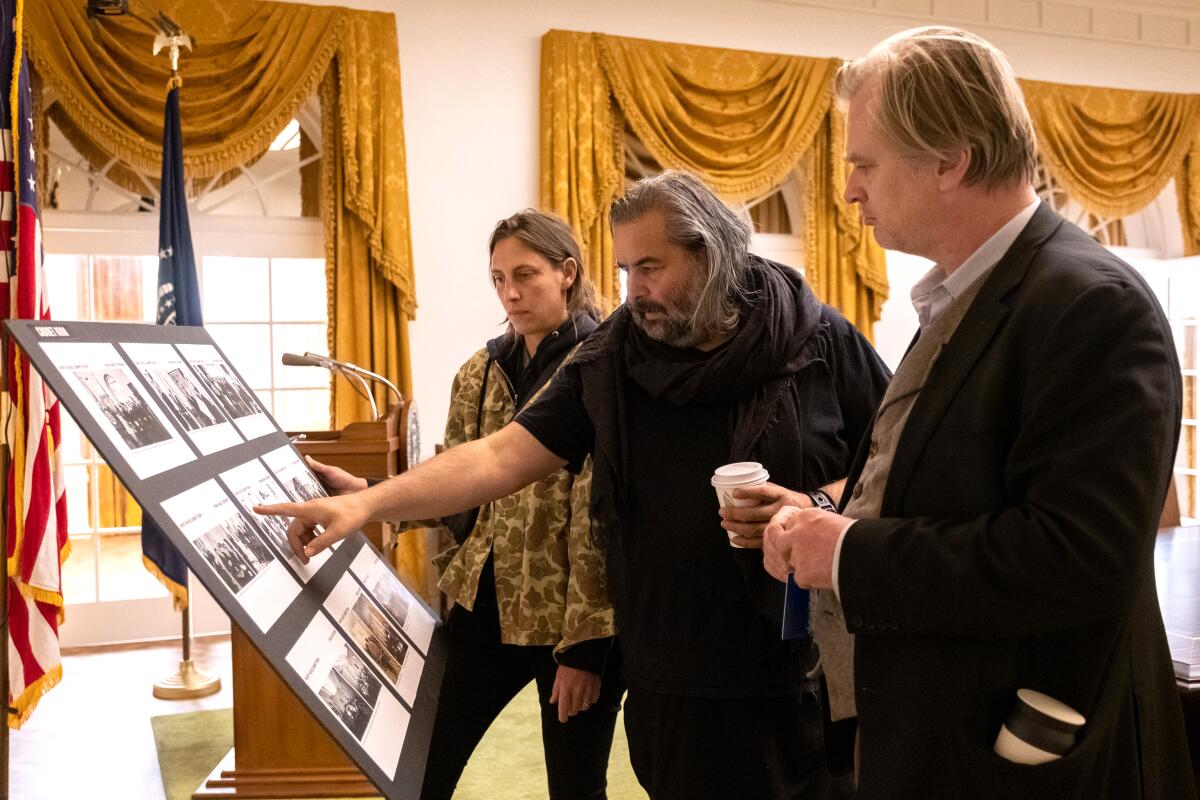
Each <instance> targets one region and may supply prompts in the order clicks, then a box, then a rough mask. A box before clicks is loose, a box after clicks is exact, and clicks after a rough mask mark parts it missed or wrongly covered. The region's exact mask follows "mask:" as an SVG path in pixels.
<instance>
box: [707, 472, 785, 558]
mask: <svg viewBox="0 0 1200 800" xmlns="http://www.w3.org/2000/svg"><path fill="white" fill-rule="evenodd" d="M770 477H771V475H770V473H768V472H767V471H766V470H765V469H763V465H762V464H760V463H758V462H757V461H737V462H734V463H732V464H726V465H725V466H723V467H717V469H716V470H715V471H714V472H713V476H712V478H711V479H710V481H709V482H710V483H711V484H712V487H713V490H715V491H716V493H717V504H718V505H721V506H752V505H757V501H756V500H739V499H737V498H735V497H734V496H733V490H734V489H739V488H743V487H746V486H759V485H761V484H764V483H766V482H767V480H768V479H769V478H770ZM726 533H727V534H728V535H729V545H730V546H731V547H737V548H741V547H742V545H740V544H734V543H733V537H734V536H735V534H734V533H732V532H731V531H726Z"/></svg>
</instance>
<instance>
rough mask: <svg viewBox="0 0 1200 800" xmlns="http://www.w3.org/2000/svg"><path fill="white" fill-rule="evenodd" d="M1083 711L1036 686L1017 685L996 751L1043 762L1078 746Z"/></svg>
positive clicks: (1012, 757) (1026, 761) (1019, 761)
mask: <svg viewBox="0 0 1200 800" xmlns="http://www.w3.org/2000/svg"><path fill="white" fill-rule="evenodd" d="M1085 721H1086V720H1084V718H1083V715H1082V714H1080V713H1079V712H1078V711H1076V710H1075V709H1073V708H1071V707H1070V706H1069V705H1067V704H1066V703H1064V702H1062V701H1061V700H1055V699H1054V698H1053V697H1050V696H1049V695H1045V694H1042V693H1041V692H1038V691H1034V690H1033V689H1018V690H1017V702H1016V703H1015V704H1014V705H1013V710H1012V711H1011V712H1010V713H1009V715H1008V718H1007V719H1006V720H1005V721H1004V724H1003V725H1002V726H1000V733H999V734H998V735H997V736H996V744H995V746H994V747H993V750H995V752H996V755H998V756H1000V757H1001V758H1006V759H1008V760H1009V761H1012V762H1015V763H1017V764H1030V765H1033V764H1044V763H1046V762H1047V761H1053V760H1055V759H1057V758H1062V757H1063V756H1064V755H1066V754H1067V753H1069V752H1070V751H1071V748H1073V747H1074V746H1075V740H1076V737H1077V736H1078V735H1079V730H1080V728H1082V727H1083V724H1084V722H1085Z"/></svg>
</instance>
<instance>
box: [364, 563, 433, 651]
mask: <svg viewBox="0 0 1200 800" xmlns="http://www.w3.org/2000/svg"><path fill="white" fill-rule="evenodd" d="M350 571H351V572H352V573H353V574H354V576H355V577H356V578H358V579H359V581H361V582H362V585H363V587H365V588H366V590H367V592H369V593H370V595H371V596H372V597H374V598H375V600H377V601H378V602H379V605H380V607H381V608H383V610H384V611H385V612H386V613H387V614H388V616H390V617H391V618H392V622H394V623H395V624H396V626H397V627H399V628H401V629H402V630H403V631H404V633H405V635H406V636H407V637H408V638H409V640H410V641H412V643H413V644H414V645H416V648H417V650H419V651H420V652H421V653H423V654H426V653H428V652H429V644H430V642H431V641H433V631H434V629H435V628H437V624H438V619H437V617H435V616H434V615H433V613H432V612H431V611H430V610H429V609H428V608H426V607H425V605H424V604H423V603H421V601H419V600H418V599H417V598H416V596H415V595H414V594H413V593H412V592H411V591H409V589H408V587H407V586H405V585H404V583H403V582H402V581H401V580H400V579H399V578H398V577H396V573H395V572H393V571H392V570H391V569H390V568H389V567H388V565H387V564H386V563H384V561H383V559H382V558H381V557H380V556H379V553H378V552H377V551H376V550H375V549H374V548H373V547H364V548H362V549H361V550H359V551H358V555H356V556H355V557H354V560H353V561H352V562H350Z"/></svg>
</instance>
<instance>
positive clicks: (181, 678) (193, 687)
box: [154, 658, 221, 700]
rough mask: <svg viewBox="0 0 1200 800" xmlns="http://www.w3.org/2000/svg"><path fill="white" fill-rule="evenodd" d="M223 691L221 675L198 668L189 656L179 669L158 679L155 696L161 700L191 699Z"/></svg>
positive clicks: (180, 664) (181, 662) (180, 663)
mask: <svg viewBox="0 0 1200 800" xmlns="http://www.w3.org/2000/svg"><path fill="white" fill-rule="evenodd" d="M219 691H221V676H219V675H210V674H209V673H207V672H205V671H204V670H202V669H197V668H196V665H195V663H193V662H192V660H191V659H190V658H189V659H187V660H186V661H180V662H179V671H178V672H176V673H175V674H174V675H170V676H168V677H166V678H163V679H162V680H161V681H156V682H155V684H154V696H155V697H157V698H158V699H159V700H191V699H193V698H196V697H208V696H209V695H210V694H216V693H217V692H219Z"/></svg>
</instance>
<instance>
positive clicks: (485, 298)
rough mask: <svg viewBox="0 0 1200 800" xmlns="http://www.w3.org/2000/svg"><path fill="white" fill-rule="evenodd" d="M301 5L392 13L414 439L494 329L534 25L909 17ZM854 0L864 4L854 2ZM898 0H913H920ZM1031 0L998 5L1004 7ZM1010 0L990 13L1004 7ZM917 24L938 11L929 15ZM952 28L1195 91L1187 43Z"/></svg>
mask: <svg viewBox="0 0 1200 800" xmlns="http://www.w3.org/2000/svg"><path fill="white" fill-rule="evenodd" d="M309 2H318V3H319V4H322V5H349V6H353V7H356V8H363V9H372V10H377V11H390V12H393V13H395V15H396V20H397V26H398V32H399V42H400V65H401V71H402V84H403V93H404V114H405V126H404V127H405V142H406V146H407V148H408V179H409V203H410V207H411V215H412V231H413V250H414V259H415V262H416V278H417V300H418V303H419V305H420V308H419V311H418V318H417V321H416V323H415V324H414V325H413V327H412V334H413V350H412V358H413V380H414V385H415V387H416V399H417V402H418V405H419V407H420V410H421V414H422V417H423V426H422V429H423V430H422V434H423V440H424V447H423V449H424V450H425V451H426V452H430V451H432V445H433V442H435V441H439V440H440V439H441V428H442V425H443V424H444V418H445V411H446V405H447V403H448V396H449V387H450V381H451V378H452V377H453V374H454V372H455V370H456V369H457V368H458V366H459V364H460V363H461V362H462V361H463V360H464V359H465V358H466V357H467V356H468V355H469V354H470V353H471V352H473V351H474V350H475V349H476V348H478V347H480V346H481V345H482V343H483V341H484V340H485V339H486V338H488V337H489V336H493V335H495V334H496V333H497V332H498V331H499V327H498V326H497V324H496V323H497V320H498V319H499V318H500V310H499V306H498V304H497V303H496V301H495V299H494V297H493V296H492V294H491V292H490V289H489V286H488V283H487V278H486V274H487V272H486V267H487V265H486V255H487V254H486V242H487V237H488V234H489V233H490V232H491V229H492V226H493V225H494V224H495V222H496V221H497V220H498V219H500V218H501V217H504V216H506V215H508V214H510V213H512V212H513V211H515V210H517V209H520V208H523V207H526V206H532V205H535V204H536V203H537V196H538V192H537V181H538V141H539V140H538V124H539V123H538V113H539V103H538V66H539V57H540V46H539V40H540V37H541V36H542V34H544V33H545V32H546V31H547V30H549V29H551V28H563V29H568V30H578V31H600V32H605V33H612V34H618V35H623V36H638V37H644V38H649V39H658V40H663V41H673V42H689V43H694V44H705V45H713V46H720V47H734V48H743V49H749V50H760V51H767V52H779V53H793V54H798V55H810V56H841V57H846V58H853V57H857V56H860V55H862V54H863V53H865V52H866V51H867V50H868V49H869V48H870V47H871V45H873V44H874V43H875V42H877V41H878V40H879V39H881V38H883V37H885V36H887V35H888V34H890V33H893V32H896V31H898V30H902V29H904V28H907V27H911V26H913V25H915V24H920V20H919V19H918V18H915V17H914V16H912V15H911V14H909V15H901V14H898V15H891V16H889V15H888V14H887V13H884V12H879V11H876V10H869V11H863V10H850V9H847V10H838V9H833V8H825V7H813V6H805V5H800V4H797V3H796V2H792V3H786V2H768V1H766V0H726V1H725V2H720V1H719V0H688V1H687V2H678V1H673V2H646V0H586V2H584V1H582V0H556V2H546V1H545V0H439V1H438V2H412V1H410V0H346V1H344V2H340V3H337V2H331V1H330V0H309ZM1004 2H1006V0H990V3H989V4H987V5H986V6H985V5H984V3H983V0H974V1H972V2H968V0H961V1H960V2H950V1H949V0H938V2H937V3H936V4H935V6H936V7H937V8H939V10H942V9H945V10H946V11H945V13H947V14H948V16H946V17H943V19H948V20H955V21H958V20H961V19H962V17H961V14H959V13H958V12H960V11H961V10H962V9H970V8H980V7H983V8H985V11H987V12H988V13H990V9H992V8H993V6H995V7H996V8H998V9H1000V6H1001V5H1003V4H1004ZM858 4H859V5H862V4H863V3H862V0H859V2H858ZM868 4H869V2H868ZM847 5H850V4H849V3H847ZM899 5H900V6H901V7H906V8H913V7H919V5H920V4H919V3H917V4H915V5H914V3H911V2H909V3H903V4H899ZM1033 5H1034V4H1031V3H1024V4H1013V3H1008V4H1007V6H1013V7H1014V8H1017V7H1021V8H1026V7H1032V6H1033ZM1055 5H1056V7H1057V6H1058V5H1062V4H1061V3H1059V4H1055ZM1068 5H1070V3H1068ZM1075 5H1079V3H1075ZM1107 5H1109V6H1112V5H1113V4H1111V3H1109V4H1107ZM1124 5H1137V4H1136V3H1129V4H1124ZM1007 6H1005V8H1004V9H1000V10H1001V11H1004V13H1007V10H1006V9H1007ZM951 12H954V13H951ZM1044 16H1045V15H1044V14H1043V15H1042V16H1041V17H1039V19H1040V20H1041V19H1044ZM983 18H985V19H987V18H998V17H987V16H986V15H985V16H984V17H983ZM926 21H928V22H934V21H939V20H935V19H933V18H932V17H931V18H929V19H927V20H926ZM1195 24H1197V23H1194V22H1193V26H1194V25H1195ZM964 27H970V28H972V29H973V30H976V31H977V32H978V33H980V34H981V35H983V36H986V37H987V38H989V39H990V40H991V41H992V42H994V43H995V44H996V45H997V46H999V47H1000V48H1002V49H1003V50H1004V51H1005V52H1006V53H1008V55H1009V57H1010V58H1011V60H1012V62H1013V65H1014V67H1015V69H1016V71H1017V73H1018V75H1020V76H1022V77H1028V78H1035V79H1041V80H1053V81H1060V82H1064V83H1088V84H1095V85H1104V86H1116V87H1125V88H1131V89H1150V90H1160V91H1179V92H1200V50H1197V49H1195V48H1192V49H1188V48H1186V47H1180V48H1171V47H1147V46H1142V45H1134V44H1120V43H1113V42H1111V41H1101V40H1096V39H1093V38H1087V37H1083V38H1080V37H1079V36H1075V35H1067V34H1063V35H1056V34H1048V33H1038V32H1029V31H1021V30H1017V29H1015V28H1013V27H995V26H993V27H989V26H988V25H986V24H974V25H965V26H964ZM914 270H915V271H916V275H917V276H919V275H920V274H921V272H922V270H919V269H917V267H914V266H913V265H911V264H909V265H901V266H900V267H897V266H896V265H895V264H893V265H892V266H891V267H890V268H889V272H891V273H892V274H893V275H894V276H895V278H897V279H899V278H901V275H902V274H907V273H909V272H913V271H914ZM897 295H899V296H898V297H897V298H896V300H893V301H890V303H889V306H891V305H892V304H894V303H902V304H907V303H908V299H907V290H906V289H905V290H902V291H900V292H898V293H897ZM886 312H887V313H888V314H889V319H888V324H887V325H886V326H885V327H884V329H883V331H881V333H882V334H884V336H883V337H882V340H881V346H882V347H883V348H884V349H886V350H888V351H889V352H890V350H893V349H895V347H896V346H898V347H899V348H900V351H902V350H903V347H904V345H906V344H907V340H908V335H909V334H908V333H905V332H903V331H902V330H901V329H902V328H903V326H904V322H903V317H904V311H903V309H899V308H897V309H895V310H894V313H896V314H899V316H898V317H896V318H895V320H893V319H892V314H893V308H891V307H889V308H888V309H886ZM893 322H894V324H893ZM908 330H909V331H911V328H909V329H908ZM897 341H898V342H899V344H898V345H896V342H897Z"/></svg>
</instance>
